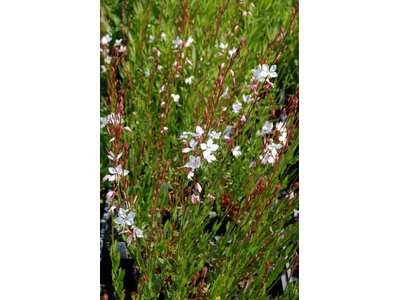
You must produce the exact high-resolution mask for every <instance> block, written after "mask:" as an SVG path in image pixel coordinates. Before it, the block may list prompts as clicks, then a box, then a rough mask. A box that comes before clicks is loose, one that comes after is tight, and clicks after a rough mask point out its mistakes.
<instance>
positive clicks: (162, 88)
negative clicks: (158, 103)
mask: <svg viewBox="0 0 400 300" xmlns="http://www.w3.org/2000/svg"><path fill="white" fill-rule="evenodd" d="M164 88H165V84H164V85H163V86H162V87H161V89H160V90H159V91H158V93H159V94H160V93H162V92H163V91H164Z"/></svg>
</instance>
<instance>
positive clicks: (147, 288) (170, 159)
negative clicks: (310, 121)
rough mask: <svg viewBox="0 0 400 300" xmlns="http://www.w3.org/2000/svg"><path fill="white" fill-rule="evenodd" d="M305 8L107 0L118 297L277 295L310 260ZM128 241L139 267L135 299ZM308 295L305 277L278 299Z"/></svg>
mask: <svg viewBox="0 0 400 300" xmlns="http://www.w3.org/2000/svg"><path fill="white" fill-rule="evenodd" d="M298 11H299V6H298V3H297V2H296V1H281V0H277V1H275V2H273V3H271V2H270V1H263V2H260V3H254V4H253V3H250V2H248V1H246V0H244V1H229V0H226V1H221V2H218V1H217V2H216V1H209V0H207V1H200V0H197V1H184V0H180V1H161V0H158V1H145V2H137V1H127V0H125V1H123V2H117V1H112V2H109V3H107V1H105V2H104V1H102V2H101V22H100V55H101V58H100V60H101V63H100V74H101V75H100V76H101V77H100V79H101V108H100V110H101V119H100V121H101V123H100V130H101V172H100V173H101V181H102V187H103V188H104V187H105V186H106V184H107V185H109V186H110V187H111V189H112V190H111V191H110V192H109V193H107V195H106V197H105V200H106V202H107V205H108V207H109V209H110V213H111V214H112V220H113V221H112V227H111V240H112V243H111V245H110V256H111V261H112V265H113V267H112V280H113V286H114V291H115V292H114V295H115V297H116V298H117V299H131V297H134V298H133V299H161V297H163V298H164V299H212V300H214V299H269V296H268V295H270V293H271V289H272V288H273V286H274V285H275V284H276V282H278V281H279V280H280V278H281V276H282V274H283V272H286V271H292V270H293V268H294V267H295V266H296V265H297V263H298V260H299V257H298V253H297V252H296V251H297V249H298V228H299V183H298V179H297V176H298V167H297V166H298V164H297V163H298V145H299V113H298V111H299V89H298V28H297V23H298ZM120 238H122V240H123V241H125V242H126V245H127V250H128V254H129V256H130V257H131V258H132V259H135V260H136V262H137V266H138V268H139V272H138V276H137V290H136V291H135V292H134V293H133V294H132V295H126V293H125V289H124V286H123V282H124V280H123V279H124V274H125V270H123V269H121V268H120V265H119V263H120V254H119V253H118V252H117V247H118V243H117V239H120ZM129 272H130V270H129ZM291 273H293V272H291ZM298 297H299V293H298V281H297V283H296V284H294V283H292V282H291V283H289V284H288V286H287V288H286V289H285V292H284V293H283V295H279V296H278V297H276V298H275V299H297V298H298Z"/></svg>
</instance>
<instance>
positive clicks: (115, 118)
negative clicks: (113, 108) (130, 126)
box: [107, 113, 124, 124]
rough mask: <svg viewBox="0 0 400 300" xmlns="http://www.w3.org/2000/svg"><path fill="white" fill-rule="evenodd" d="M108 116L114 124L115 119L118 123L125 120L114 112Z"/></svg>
mask: <svg viewBox="0 0 400 300" xmlns="http://www.w3.org/2000/svg"><path fill="white" fill-rule="evenodd" d="M107 118H108V119H109V120H110V121H111V123H112V124H114V122H115V121H117V124H119V123H121V124H122V123H124V120H123V119H122V117H121V116H120V115H117V116H115V114H114V113H111V114H110V115H108V116H107Z"/></svg>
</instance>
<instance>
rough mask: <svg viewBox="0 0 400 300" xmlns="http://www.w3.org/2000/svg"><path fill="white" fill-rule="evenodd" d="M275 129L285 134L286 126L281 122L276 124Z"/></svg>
mask: <svg viewBox="0 0 400 300" xmlns="http://www.w3.org/2000/svg"><path fill="white" fill-rule="evenodd" d="M275 127H276V129H277V130H278V131H280V132H286V125H285V124H284V123H283V122H278V123H276V126H275Z"/></svg>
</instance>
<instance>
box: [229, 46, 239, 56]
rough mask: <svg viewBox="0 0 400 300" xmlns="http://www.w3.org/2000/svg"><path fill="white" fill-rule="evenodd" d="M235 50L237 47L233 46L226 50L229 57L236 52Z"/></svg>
mask: <svg viewBox="0 0 400 300" xmlns="http://www.w3.org/2000/svg"><path fill="white" fill-rule="evenodd" d="M236 50H237V49H236V48H235V47H233V48H232V50H229V51H228V54H229V55H230V56H231V58H232V55H233V53H235V52H236Z"/></svg>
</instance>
